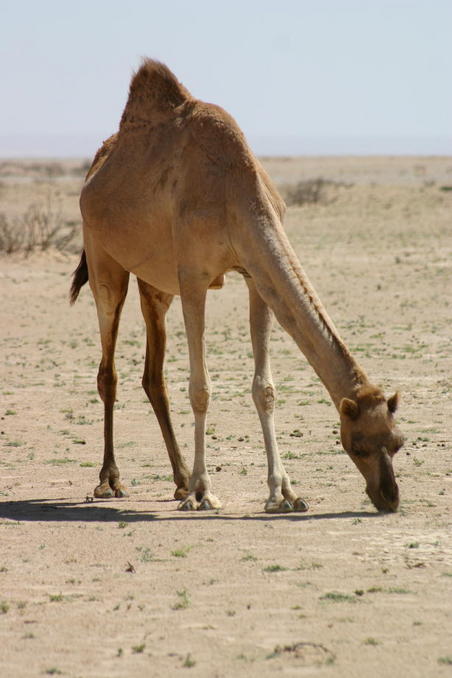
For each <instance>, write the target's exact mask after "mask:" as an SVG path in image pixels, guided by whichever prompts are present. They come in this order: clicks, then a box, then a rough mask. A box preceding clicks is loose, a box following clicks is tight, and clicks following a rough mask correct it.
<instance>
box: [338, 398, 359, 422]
mask: <svg viewBox="0 0 452 678" xmlns="http://www.w3.org/2000/svg"><path fill="white" fill-rule="evenodd" d="M339 412H340V413H341V414H343V415H344V417H349V419H358V417H359V405H358V403H356V402H355V401H354V400H350V398H342V400H341V402H340V405H339Z"/></svg>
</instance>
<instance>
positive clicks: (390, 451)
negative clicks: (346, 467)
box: [339, 387, 403, 511]
mask: <svg viewBox="0 0 452 678" xmlns="http://www.w3.org/2000/svg"><path fill="white" fill-rule="evenodd" d="M398 402H399V394H398V393H396V394H395V395H393V396H391V398H388V400H386V398H385V397H384V395H383V393H382V392H381V391H380V389H377V388H375V387H363V388H362V389H361V390H360V391H358V393H357V395H356V398H355V399H353V400H351V399H350V398H342V400H341V402H340V406H339V413H340V419H341V440H342V445H343V446H344V449H345V451H346V452H347V453H348V455H349V456H350V457H351V459H352V461H353V462H354V464H356V466H357V467H358V469H359V471H360V472H361V473H362V475H363V476H364V478H365V479H366V492H367V494H368V496H369V498H370V499H371V501H372V503H373V504H374V506H375V507H376V508H377V509H378V510H379V511H396V510H397V507H398V505H399V488H398V486H397V483H396V480H395V477H394V470H393V468H392V458H393V456H394V455H395V453H396V452H397V451H398V450H399V449H400V448H401V447H402V445H403V436H402V434H401V433H400V431H399V429H398V428H397V425H396V422H395V420H394V412H395V411H396V409H397V406H398Z"/></svg>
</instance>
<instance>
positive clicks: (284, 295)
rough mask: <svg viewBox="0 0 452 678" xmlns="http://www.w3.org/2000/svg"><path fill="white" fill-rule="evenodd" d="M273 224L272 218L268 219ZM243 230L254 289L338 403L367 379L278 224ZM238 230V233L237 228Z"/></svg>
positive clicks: (242, 248)
mask: <svg viewBox="0 0 452 678" xmlns="http://www.w3.org/2000/svg"><path fill="white" fill-rule="evenodd" d="M272 222H273V220H272ZM255 226H256V228H253V229H252V230H251V231H248V229H247V232H246V233H245V234H243V236H244V237H243V238H242V237H241V238H240V240H241V241H242V242H241V246H240V248H237V249H239V251H240V252H239V255H240V258H241V259H242V258H243V260H244V261H243V263H244V264H245V268H246V269H247V271H248V272H249V274H251V276H252V278H253V279H254V282H255V284H256V287H257V289H258V291H259V293H260V295H261V296H262V298H263V299H264V301H265V302H266V303H267V304H268V306H270V308H271V309H272V310H273V312H274V313H275V315H276V317H277V319H278V321H279V322H280V323H281V325H282V326H283V327H284V328H285V329H286V330H287V332H288V333H289V334H290V335H291V336H292V337H293V339H294V340H295V342H296V343H297V344H298V346H299V348H300V349H301V351H303V353H304V354H305V356H306V358H307V359H308V361H309V362H310V363H311V365H312V366H313V368H314V370H315V371H316V372H317V374H318V376H319V377H320V379H321V380H322V382H323V384H324V385H325V387H326V388H327V390H328V391H329V393H330V395H331V398H332V400H333V402H334V404H335V405H336V407H339V403H340V401H341V398H343V397H348V398H352V397H353V396H355V395H356V392H357V390H358V389H359V388H360V386H363V385H365V384H367V383H368V379H367V377H366V375H365V373H364V372H363V370H362V369H361V368H360V367H359V365H358V364H357V363H356V361H355V360H354V359H353V357H352V356H351V354H350V352H349V350H348V349H347V347H346V346H345V344H344V342H343V341H342V339H341V338H340V337H339V335H338V333H337V330H336V329H335V327H334V325H333V323H332V321H331V319H330V318H329V317H328V314H327V313H326V311H325V309H324V308H323V306H322V304H321V302H320V300H319V298H318V297H317V295H316V293H315V291H314V289H313V287H312V286H311V284H310V282H309V280H308V278H307V276H306V275H305V273H304V272H303V270H302V268H301V266H300V263H299V261H298V259H297V257H296V255H295V253H294V251H293V249H292V247H291V245H290V243H289V241H288V239H287V236H286V234H285V233H284V231H283V229H282V227H281V226H280V224H279V220H275V221H274V222H273V223H271V224H269V223H268V221H267V220H266V219H264V220H262V221H261V222H260V223H259V222H257V223H256V222H255ZM242 233H243V232H242Z"/></svg>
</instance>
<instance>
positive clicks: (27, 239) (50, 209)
mask: <svg viewBox="0 0 452 678" xmlns="http://www.w3.org/2000/svg"><path fill="white" fill-rule="evenodd" d="M79 231H80V228H79V224H78V223H77V222H75V221H69V220H65V219H64V218H63V215H62V211H61V207H60V206H59V205H58V204H55V203H54V201H53V199H52V196H51V194H50V193H49V195H48V196H47V198H46V200H45V201H44V202H42V203H35V204H32V205H30V206H29V208H28V209H27V211H26V212H25V213H24V214H23V215H22V216H21V217H17V218H15V219H14V220H9V219H8V218H7V216H6V214H5V213H4V212H2V213H0V252H5V253H6V254H12V253H13V252H24V253H25V254H29V253H30V252H33V251H36V250H41V251H44V250H47V249H49V248H55V249H57V250H60V251H61V250H67V249H71V247H70V245H71V243H72V242H73V241H74V239H75V236H76V235H77V234H78V232H79Z"/></svg>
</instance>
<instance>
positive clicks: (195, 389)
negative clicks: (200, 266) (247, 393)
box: [178, 275, 221, 511]
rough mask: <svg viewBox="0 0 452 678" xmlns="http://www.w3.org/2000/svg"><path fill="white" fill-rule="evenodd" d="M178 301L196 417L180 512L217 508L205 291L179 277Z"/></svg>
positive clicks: (189, 279)
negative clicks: (210, 451) (208, 445)
mask: <svg viewBox="0 0 452 678" xmlns="http://www.w3.org/2000/svg"><path fill="white" fill-rule="evenodd" d="M179 278H180V287H181V300H182V309H183V313H184V321H185V331H186V333H187V341H188V351H189V357H190V386H189V392H190V402H191V406H192V409H193V414H194V417H195V459H194V464H193V473H192V475H191V478H190V483H189V486H188V496H187V498H186V499H184V500H183V501H182V502H181V503H180V504H179V507H178V508H179V509H180V510H181V511H190V510H195V509H216V508H220V507H221V504H220V502H219V500H218V499H217V498H216V497H215V496H214V495H213V494H212V492H211V482H210V478H209V474H208V473H207V468H206V458H205V455H206V450H205V429H206V415H207V408H208V405H209V398H210V381H209V375H208V372H207V367H206V362H205V347H204V313H205V302H206V293H207V288H206V287H205V281H203V280H199V279H197V277H196V276H193V277H192V276H190V277H188V276H184V275H180V276H179Z"/></svg>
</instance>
